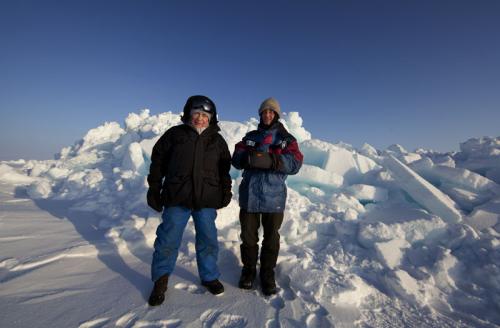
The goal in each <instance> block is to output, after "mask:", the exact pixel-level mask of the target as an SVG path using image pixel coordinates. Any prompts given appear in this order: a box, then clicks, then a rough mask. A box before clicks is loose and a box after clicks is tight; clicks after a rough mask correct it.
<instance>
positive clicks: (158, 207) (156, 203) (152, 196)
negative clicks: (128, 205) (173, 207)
mask: <svg viewBox="0 0 500 328" xmlns="http://www.w3.org/2000/svg"><path fill="white" fill-rule="evenodd" d="M147 200H148V205H149V207H151V208H152V209H153V210H155V211H157V212H161V211H162V210H163V205H162V203H161V194H160V191H159V190H156V189H152V188H149V189H148V194H147Z"/></svg>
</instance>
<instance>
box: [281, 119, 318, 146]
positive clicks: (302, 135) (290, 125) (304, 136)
mask: <svg viewBox="0 0 500 328" xmlns="http://www.w3.org/2000/svg"><path fill="white" fill-rule="evenodd" d="M281 116H282V119H283V121H284V122H283V123H284V125H285V128H286V129H287V130H288V131H289V132H290V133H291V134H292V135H293V136H294V137H295V138H296V139H297V141H298V142H302V141H305V140H309V139H311V133H310V132H308V131H307V130H306V129H304V127H303V126H302V117H300V115H299V113H298V112H290V113H288V114H287V113H283V114H282V115H281Z"/></svg>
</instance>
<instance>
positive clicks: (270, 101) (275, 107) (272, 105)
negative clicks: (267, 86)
mask: <svg viewBox="0 0 500 328" xmlns="http://www.w3.org/2000/svg"><path fill="white" fill-rule="evenodd" d="M266 109H270V110H272V111H274V112H275V113H276V114H278V117H279V116H280V115H281V109H280V104H279V103H278V101H277V100H276V99H274V98H273V97H271V98H267V99H266V100H264V101H263V102H262V104H261V105H260V107H259V116H260V115H261V114H262V112H263V111H264V110H266Z"/></svg>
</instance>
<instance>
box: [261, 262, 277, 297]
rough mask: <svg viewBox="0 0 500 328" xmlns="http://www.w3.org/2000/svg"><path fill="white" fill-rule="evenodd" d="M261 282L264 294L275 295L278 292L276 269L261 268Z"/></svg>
mask: <svg viewBox="0 0 500 328" xmlns="http://www.w3.org/2000/svg"><path fill="white" fill-rule="evenodd" d="M260 284H261V286H262V293H264V295H266V296H269V295H274V294H276V293H277V292H278V288H277V287H276V281H275V280H274V270H273V269H270V268H261V269H260Z"/></svg>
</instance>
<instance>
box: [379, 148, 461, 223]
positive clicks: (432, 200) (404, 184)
mask: <svg viewBox="0 0 500 328" xmlns="http://www.w3.org/2000/svg"><path fill="white" fill-rule="evenodd" d="M383 165H384V166H385V167H386V168H387V169H388V170H390V171H391V173H392V175H393V176H394V178H395V180H396V182H397V183H398V184H399V185H400V187H401V189H403V190H404V191H406V192H407V193H408V194H409V195H410V196H411V197H412V198H413V199H414V200H415V201H416V202H417V203H419V204H420V205H422V206H423V207H425V208H426V209H427V210H429V211H430V212H432V213H434V214H436V215H438V216H440V217H442V218H443V219H444V220H446V221H448V222H460V221H461V220H462V215H461V213H460V211H459V210H458V206H457V205H456V204H455V202H454V201H453V200H452V199H451V198H450V197H448V196H447V195H445V194H444V193H442V192H441V191H440V190H439V189H437V188H436V187H434V186H433V185H432V184H430V183H429V182H427V181H426V180H425V179H423V178H422V177H421V176H419V175H418V174H417V173H415V172H414V171H413V170H412V169H410V168H409V167H408V166H406V165H405V164H403V163H401V162H400V161H399V160H397V159H396V158H395V157H394V156H391V155H388V156H386V157H385V158H384V160H383Z"/></svg>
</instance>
